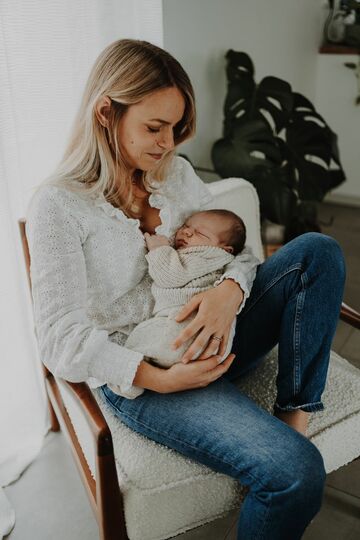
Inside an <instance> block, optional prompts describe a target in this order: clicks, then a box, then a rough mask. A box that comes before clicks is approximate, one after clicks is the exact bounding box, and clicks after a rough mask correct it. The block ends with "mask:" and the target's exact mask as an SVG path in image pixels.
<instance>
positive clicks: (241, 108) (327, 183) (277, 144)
mask: <svg viewBox="0 0 360 540" xmlns="http://www.w3.org/2000/svg"><path fill="white" fill-rule="evenodd" d="M226 59H227V68H226V70H227V78H228V91H227V96H226V99H225V105H224V115H225V119H224V128H223V138H222V139H220V140H218V141H217V142H216V143H215V144H214V146H213V148H212V153H211V157H212V161H213V164H214V167H215V170H216V172H217V173H218V174H219V175H220V176H222V177H223V178H225V177H229V176H236V177H242V178H245V179H247V180H249V181H250V182H252V183H253V184H254V186H255V188H256V189H257V192H258V195H259V199H260V206H261V214H262V217H266V218H267V219H269V220H271V221H273V222H275V223H279V224H282V225H285V226H286V240H289V239H290V238H292V237H294V236H297V235H299V234H301V233H302V232H307V231H310V230H320V228H319V225H318V222H317V216H316V201H322V200H323V198H324V196H325V194H326V193H327V192H328V191H329V190H330V189H333V188H334V187H336V186H338V185H339V184H340V183H341V182H343V181H344V180H345V175H344V171H343V170H342V167H341V164H340V158H339V150H338V145H337V136H336V135H335V133H334V132H333V131H332V130H331V129H330V128H329V126H328V125H327V124H326V122H325V121H324V119H323V118H322V117H321V116H320V115H319V114H318V113H317V112H316V111H315V108H314V106H313V105H312V104H311V102H310V101H309V100H308V99H306V98H305V97H304V96H302V95H301V94H298V93H295V92H293V91H292V88H291V86H290V85H289V84H288V83H287V82H285V81H283V80H281V79H278V78H276V77H265V78H264V79H263V80H262V81H261V82H260V83H259V84H258V85H257V84H256V83H255V80H254V66H253V63H252V61H251V59H250V57H249V56H248V55H247V54H245V53H243V52H235V51H232V50H229V51H228V52H227V54H226Z"/></svg>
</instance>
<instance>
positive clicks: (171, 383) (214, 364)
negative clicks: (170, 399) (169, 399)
mask: <svg viewBox="0 0 360 540" xmlns="http://www.w3.org/2000/svg"><path fill="white" fill-rule="evenodd" d="M234 358H235V355H234V354H229V356H228V357H227V358H226V359H225V360H224V361H223V362H222V363H221V364H219V361H221V356H219V355H216V356H211V358H208V359H207V360H195V361H193V362H190V363H189V364H188V365H184V364H183V363H181V362H179V363H177V364H174V365H172V366H171V367H170V368H169V369H162V370H161V372H162V373H161V376H160V374H159V385H158V388H157V391H158V392H160V393H162V394H167V393H169V392H180V391H181V390H191V389H193V388H203V387H204V386H207V385H208V384H210V383H212V382H213V381H215V380H216V379H218V378H219V377H221V375H223V374H224V373H225V372H226V371H227V370H228V369H229V367H230V366H231V364H232V362H233V360H234Z"/></svg>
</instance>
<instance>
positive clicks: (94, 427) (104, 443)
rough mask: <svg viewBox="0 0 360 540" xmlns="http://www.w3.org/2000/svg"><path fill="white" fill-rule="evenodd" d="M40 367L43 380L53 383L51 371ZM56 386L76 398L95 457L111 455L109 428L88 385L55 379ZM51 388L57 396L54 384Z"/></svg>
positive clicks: (59, 399) (111, 445) (112, 451)
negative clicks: (86, 424)
mask: <svg viewBox="0 0 360 540" xmlns="http://www.w3.org/2000/svg"><path fill="white" fill-rule="evenodd" d="M42 366H43V371H44V374H45V378H46V379H47V380H48V381H49V383H51V381H52V380H53V381H54V382H55V378H54V376H53V374H52V373H51V371H49V370H48V368H47V367H46V366H45V364H42ZM56 384H57V385H63V386H65V387H66V388H67V389H68V390H70V392H71V393H72V394H73V395H74V397H75V398H76V403H77V404H78V406H79V408H80V410H81V412H82V414H83V415H84V417H85V419H86V421H87V423H88V426H89V427H90V430H91V433H92V435H93V436H94V441H95V445H96V448H97V455H98V456H107V455H113V454H114V449H113V443H112V437H111V432H110V429H109V426H108V425H107V423H106V420H105V418H104V416H103V414H102V412H101V410H100V407H99V405H98V403H97V401H96V399H95V398H94V396H93V394H92V392H91V390H90V388H89V387H88V385H87V384H86V383H85V382H81V383H73V382H69V381H65V379H61V378H57V379H56V382H55V386H56ZM52 387H53V392H55V393H56V394H57V392H56V390H54V388H55V387H54V384H52ZM57 397H58V401H59V402H60V401H61V402H62V398H61V395H60V394H58V395H57Z"/></svg>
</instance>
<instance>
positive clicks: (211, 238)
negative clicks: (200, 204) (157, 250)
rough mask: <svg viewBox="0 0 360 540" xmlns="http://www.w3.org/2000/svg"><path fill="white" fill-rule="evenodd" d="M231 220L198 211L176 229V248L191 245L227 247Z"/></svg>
mask: <svg viewBox="0 0 360 540" xmlns="http://www.w3.org/2000/svg"><path fill="white" fill-rule="evenodd" d="M228 230H229V222H228V220H227V219H224V218H222V217H220V216H215V215H214V214H212V215H210V214H207V213H206V212H198V213H197V214H194V215H193V216H191V217H189V218H188V219H187V220H186V221H185V223H184V224H183V225H182V227H180V229H178V230H177V231H176V234H175V249H181V248H186V247H191V246H216V247H221V248H224V249H225V241H224V240H223V238H226V236H225V235H226V233H227V231H228Z"/></svg>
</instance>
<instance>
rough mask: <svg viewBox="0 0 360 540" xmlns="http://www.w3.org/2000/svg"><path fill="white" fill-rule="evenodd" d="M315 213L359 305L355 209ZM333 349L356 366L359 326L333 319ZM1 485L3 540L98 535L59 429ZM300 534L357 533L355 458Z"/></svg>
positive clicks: (90, 539) (229, 535)
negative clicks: (9, 526) (6, 526)
mask: <svg viewBox="0 0 360 540" xmlns="http://www.w3.org/2000/svg"><path fill="white" fill-rule="evenodd" d="M319 214H320V219H321V221H322V223H323V226H322V231H323V232H324V233H325V234H329V235H331V236H333V237H334V238H336V239H337V240H338V241H339V243H340V245H341V246H342V248H343V251H344V255H345V259H346V263H347V281H346V287H345V294H344V301H345V302H346V303H348V304H350V305H352V306H353V307H355V308H356V309H357V310H359V311H360V209H359V208H350V207H343V206H337V205H331V204H321V205H319ZM331 221H332V223H331ZM333 349H334V350H335V351H336V352H338V353H339V354H340V355H341V356H344V357H346V358H347V359H348V360H349V361H351V362H352V363H354V364H355V365H356V366H358V367H359V368H360V332H359V331H357V330H355V329H352V328H351V327H349V326H347V325H345V324H344V323H342V322H339V325H338V328H337V332H336V335H335V339H334V342H333ZM5 491H6V494H7V496H8V498H9V500H10V501H11V503H12V504H13V506H14V507H15V510H16V525H15V528H14V529H13V531H12V532H11V533H10V535H9V536H7V538H8V539H9V540H48V539H49V538H52V540H63V539H64V538H66V539H67V540H78V539H80V540H97V539H98V531H97V524H96V521H95V518H94V516H93V513H92V510H91V508H90V505H89V503H88V499H87V496H86V494H85V490H84V488H83V486H82V483H81V482H80V480H79V476H78V473H77V470H76V468H75V464H74V462H73V459H72V456H71V454H70V450H69V449H68V446H67V443H66V441H65V440H64V437H63V435H62V434H61V433H50V434H49V435H48V436H47V437H46V439H45V443H44V447H43V450H42V452H41V454H40V455H39V456H38V458H37V459H36V460H35V461H34V462H33V463H32V464H31V466H30V467H29V468H28V469H27V470H26V471H25V472H24V473H23V475H22V477H21V478H20V480H19V481H18V482H16V483H14V484H13V485H11V486H8V487H7V488H6V490H5ZM69 494H70V496H69ZM236 521H237V511H234V512H231V513H230V514H228V516H226V517H225V518H222V519H219V520H216V521H213V522H212V523H210V524H208V525H205V526H203V527H199V528H198V529H194V530H192V531H190V532H189V533H186V534H183V535H180V536H177V537H176V539H177V540H235V539H236ZM303 538H304V540H358V539H359V538H360V460H358V461H355V462H353V463H351V464H350V465H348V466H346V467H343V468H342V469H340V470H338V471H336V472H334V473H332V474H329V475H328V478H327V482H326V488H325V495H324V500H323V505H322V508H321V511H320V512H319V514H318V515H317V516H316V518H315V519H314V521H313V522H312V523H311V524H310V526H309V527H308V529H307V531H306V533H305V535H304V537H303ZM289 540H291V539H289Z"/></svg>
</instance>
